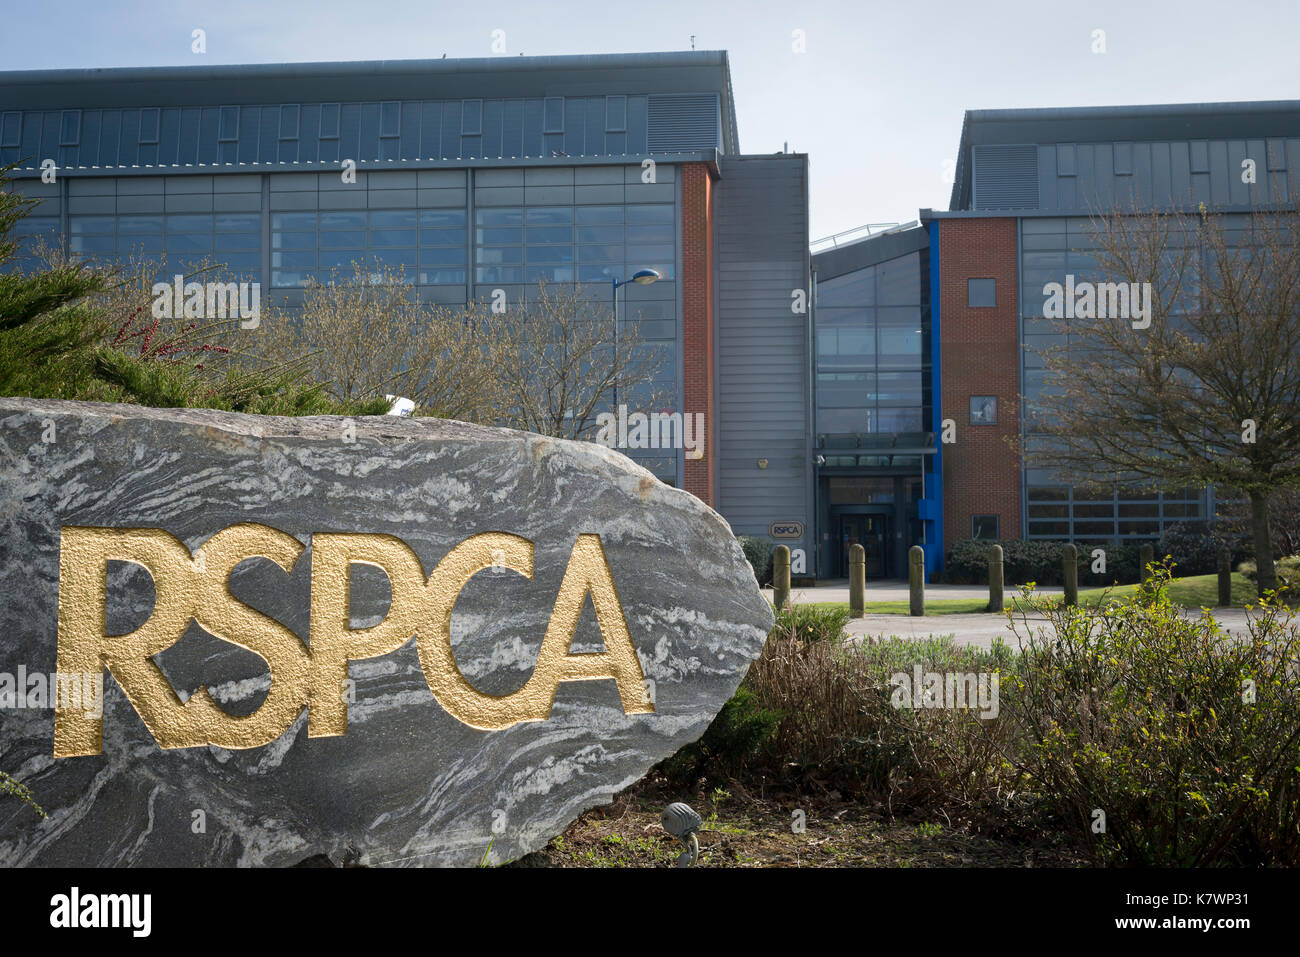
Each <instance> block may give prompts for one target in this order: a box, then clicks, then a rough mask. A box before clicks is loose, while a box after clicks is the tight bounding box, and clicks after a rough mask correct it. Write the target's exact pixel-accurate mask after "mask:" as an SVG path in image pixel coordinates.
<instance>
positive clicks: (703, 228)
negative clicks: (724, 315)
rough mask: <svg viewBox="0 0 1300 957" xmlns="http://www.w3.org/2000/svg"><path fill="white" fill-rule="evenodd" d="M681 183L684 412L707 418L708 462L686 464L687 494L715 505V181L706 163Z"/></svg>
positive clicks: (688, 168)
mask: <svg viewBox="0 0 1300 957" xmlns="http://www.w3.org/2000/svg"><path fill="white" fill-rule="evenodd" d="M680 172H681V178H682V275H681V279H680V281H681V283H682V310H683V313H682V339H683V347H684V354H683V357H682V366H683V373H684V375H685V380H684V382H683V386H684V389H683V392H684V395H685V407H684V408H683V409H682V412H683V413H685V414H688V415H689V414H694V413H696V412H703V413H704V430H705V431H704V436H705V443H704V457H703V458H700V459H689V458H688V459H687V460H686V472H685V477H686V491H688V492H690V493H691V494H692V495H694V496H695V497H696V498H698V499H700V500H701V501H703V502H704V504H706V505H709V506H712V505H713V490H714V488H715V487H716V485H715V472H714V461H715V458H716V455H715V453H716V448H717V446H716V440H715V438H714V435H715V433H716V430H715V428H714V424H715V422H716V412H717V410H716V408H715V403H714V381H713V350H714V341H715V340H714V331H713V181H714V177H715V176H716V174H715V173H714V172H713V170H712V169H711V168H710V167H709V165H708V164H707V163H687V164H685V165H684V166H682V167H680Z"/></svg>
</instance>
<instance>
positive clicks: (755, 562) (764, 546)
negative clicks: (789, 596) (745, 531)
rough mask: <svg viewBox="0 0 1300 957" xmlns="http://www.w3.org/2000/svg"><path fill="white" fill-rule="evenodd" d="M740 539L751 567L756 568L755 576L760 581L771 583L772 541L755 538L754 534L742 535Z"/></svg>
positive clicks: (766, 583)
mask: <svg viewBox="0 0 1300 957" xmlns="http://www.w3.org/2000/svg"><path fill="white" fill-rule="evenodd" d="M738 541H739V542H740V547H741V549H743V550H744V552H745V559H746V561H748V562H749V566H750V568H752V569H754V577H755V578H757V579H758V583H759V584H760V585H769V584H771V582H772V548H773V546H772V543H771V542H769V541H768V540H767V539H766V538H755V537H754V536H753V535H741V536H739V538H738Z"/></svg>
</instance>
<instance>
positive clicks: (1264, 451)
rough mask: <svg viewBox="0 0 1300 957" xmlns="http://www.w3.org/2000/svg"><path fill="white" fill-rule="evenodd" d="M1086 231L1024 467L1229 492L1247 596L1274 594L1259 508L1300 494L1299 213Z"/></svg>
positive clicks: (1279, 210) (1134, 215)
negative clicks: (1240, 498) (1082, 268)
mask: <svg viewBox="0 0 1300 957" xmlns="http://www.w3.org/2000/svg"><path fill="white" fill-rule="evenodd" d="M1092 232H1093V236H1094V239H1095V245H1096V247H1097V251H1096V257H1097V261H1098V267H1099V270H1098V272H1099V281H1098V282H1095V283H1088V284H1084V283H1080V284H1078V286H1076V288H1075V290H1074V295H1075V296H1076V297H1077V298H1076V299H1075V301H1074V302H1070V301H1069V300H1070V290H1068V289H1067V290H1064V291H1063V292H1064V297H1063V298H1064V305H1065V306H1066V307H1067V308H1066V310H1065V314H1067V315H1068V314H1069V313H1071V312H1072V313H1073V315H1070V316H1069V318H1065V319H1063V320H1061V321H1060V322H1059V325H1058V331H1059V332H1061V333H1062V334H1063V335H1064V336H1066V337H1067V338H1066V341H1065V344H1063V345H1062V344H1058V345H1055V346H1052V347H1050V348H1047V349H1044V350H1041V354H1042V355H1043V357H1044V364H1045V365H1046V368H1047V388H1046V389H1045V390H1044V391H1043V394H1042V395H1040V396H1038V397H1036V398H1035V399H1034V400H1033V402H1032V406H1033V409H1032V411H1031V413H1030V417H1029V423H1028V424H1029V431H1030V432H1031V433H1038V435H1039V436H1041V439H1040V440H1035V441H1031V442H1030V444H1029V447H1028V449H1027V454H1028V457H1029V459H1030V461H1031V462H1034V463H1036V464H1042V465H1047V466H1051V467H1055V468H1056V469H1057V470H1058V471H1059V472H1061V473H1064V474H1068V475H1071V476H1072V477H1075V478H1076V479H1078V477H1080V476H1082V477H1083V478H1084V480H1085V481H1086V482H1087V483H1089V484H1097V483H1128V482H1133V483H1140V484H1144V485H1147V486H1150V487H1158V488H1176V487H1181V486H1187V485H1206V484H1215V485H1222V486H1228V487H1231V488H1234V489H1237V490H1239V491H1240V493H1241V494H1242V495H1244V496H1246V497H1247V498H1248V500H1249V503H1250V527H1251V535H1252V538H1253V540H1254V545H1255V552H1256V560H1257V563H1258V568H1259V589H1260V592H1261V594H1262V593H1263V592H1265V591H1267V590H1269V589H1272V588H1275V587H1276V576H1275V571H1274V564H1273V558H1274V556H1273V544H1272V540H1271V538H1270V533H1269V503H1270V498H1271V497H1272V496H1273V495H1274V494H1275V493H1276V492H1278V491H1279V490H1281V489H1286V488H1292V487H1296V486H1297V485H1300V355H1298V352H1300V243H1298V242H1297V240H1300V209H1297V208H1296V207H1295V206H1293V205H1290V204H1279V205H1278V206H1276V207H1274V208H1273V209H1270V210H1257V211H1255V212H1253V213H1251V214H1247V215H1238V216H1235V217H1228V216H1226V215H1220V214H1215V213H1212V212H1211V211H1209V210H1207V209H1206V208H1205V206H1204V205H1203V204H1202V205H1201V207H1200V208H1199V210H1197V211H1195V212H1189V213H1184V212H1167V213H1166V212H1151V211H1140V210H1136V209H1134V210H1131V211H1116V212H1114V213H1112V214H1109V215H1107V216H1105V217H1101V218H1097V219H1094V221H1093V228H1092ZM1132 284H1136V285H1132ZM1143 284H1149V285H1143ZM1085 285H1086V286H1087V287H1088V288H1084V286H1085ZM1049 290H1050V291H1049ZM1044 294H1045V296H1047V297H1048V300H1049V306H1050V305H1053V302H1052V298H1053V297H1056V302H1057V303H1060V302H1061V301H1062V297H1061V296H1059V295H1058V290H1057V289H1055V288H1052V284H1049V286H1048V287H1045V289H1044ZM1071 307H1073V308H1071ZM1047 311H1048V312H1049V313H1050V312H1053V311H1054V310H1051V309H1049V310H1047ZM1051 317H1052V316H1050V315H1049V318H1051Z"/></svg>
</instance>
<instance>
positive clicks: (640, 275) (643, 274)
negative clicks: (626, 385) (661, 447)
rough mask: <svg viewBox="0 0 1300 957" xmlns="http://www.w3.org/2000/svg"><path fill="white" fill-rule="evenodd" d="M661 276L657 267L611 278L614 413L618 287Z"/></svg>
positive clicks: (647, 282)
mask: <svg viewBox="0 0 1300 957" xmlns="http://www.w3.org/2000/svg"><path fill="white" fill-rule="evenodd" d="M660 278H662V277H661V276H660V274H659V271H658V270H657V269H638V270H637V271H636V272H634V273H633V274H632V278H631V279H623V280H620V279H617V278H614V279H611V280H610V281H609V282H610V294H611V295H612V296H613V299H614V364H615V365H614V414H615V415H618V288H619V286H626V285H627V284H628V283H630V282H634V283H636V284H637V285H639V286H648V285H650V284H651V283H652V282H655V281H656V280H658V279H660Z"/></svg>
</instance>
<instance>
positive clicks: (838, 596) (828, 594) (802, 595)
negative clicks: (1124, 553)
mask: <svg viewBox="0 0 1300 957" xmlns="http://www.w3.org/2000/svg"><path fill="white" fill-rule="evenodd" d="M1036 591H1037V593H1038V594H1040V595H1060V594H1061V593H1062V592H1063V591H1064V589H1062V588H1060V587H1052V586H1042V587H1039V588H1038V589H1036ZM1005 592H1006V595H1007V597H1008V598H1010V597H1012V596H1014V595H1016V594H1017V593H1018V589H1016V588H1015V586H1013V585H1008V586H1007V587H1006V589H1005ZM763 594H764V595H766V596H767V600H768V601H771V600H772V589H771V588H770V587H769V588H764V589H763ZM925 597H926V599H927V600H930V601H933V600H936V599H940V598H988V597H989V587H988V585H926V586H925ZM907 599H908V593H907V581H906V579H897V580H880V581H869V582H867V601H868V602H873V601H907ZM848 600H849V582H848V579H846V578H842V579H840V580H838V581H826V582H821V583H819V584H817V585H814V586H811V587H807V588H792V589H790V601H792V602H794V603H795V604H800V603H804V602H807V603H811V602H819V601H842V602H845V603H847V602H848Z"/></svg>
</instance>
